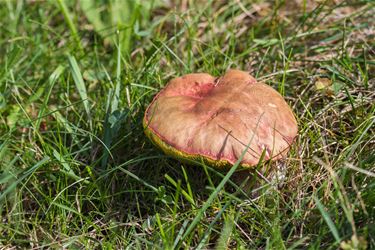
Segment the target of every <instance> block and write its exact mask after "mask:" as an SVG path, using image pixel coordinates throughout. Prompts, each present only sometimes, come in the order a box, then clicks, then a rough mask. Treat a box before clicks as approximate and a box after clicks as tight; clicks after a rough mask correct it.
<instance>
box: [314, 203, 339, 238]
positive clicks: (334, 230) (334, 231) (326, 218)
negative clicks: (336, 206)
mask: <svg viewBox="0 0 375 250" xmlns="http://www.w3.org/2000/svg"><path fill="white" fill-rule="evenodd" d="M313 199H314V201H315V204H316V206H317V207H318V209H319V211H320V213H321V214H322V216H323V219H324V221H325V222H326V223H327V225H328V227H329V229H330V230H331V233H332V235H333V237H335V240H336V243H340V242H341V238H340V235H339V232H338V231H337V228H336V226H335V223H333V221H332V219H331V217H330V216H329V214H328V213H327V211H326V210H325V207H324V205H323V204H322V203H321V202H320V201H319V199H318V198H316V197H315V196H314V197H313Z"/></svg>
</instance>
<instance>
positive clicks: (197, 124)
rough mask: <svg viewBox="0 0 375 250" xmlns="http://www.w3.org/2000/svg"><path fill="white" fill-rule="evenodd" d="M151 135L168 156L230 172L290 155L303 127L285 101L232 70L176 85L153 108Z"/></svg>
mask: <svg viewBox="0 0 375 250" xmlns="http://www.w3.org/2000/svg"><path fill="white" fill-rule="evenodd" d="M143 126H144V128H145V133H146V135H147V136H148V137H149V138H150V139H151V141H152V142H153V143H155V144H156V145H158V146H159V147H160V148H161V149H162V150H163V151H164V152H165V153H167V154H169V155H172V156H175V157H177V158H182V159H190V160H200V159H203V160H204V161H205V162H206V163H208V164H210V165H212V166H214V167H219V168H224V167H230V166H231V165H233V164H234V163H235V162H236V161H237V160H238V159H239V158H240V157H241V154H242V152H244V151H245V150H246V148H247V146H248V145H249V147H248V148H247V150H246V153H245V154H244V156H243V158H242V161H241V166H242V167H245V168H250V167H252V166H254V165H256V164H257V163H258V162H259V160H260V158H261V155H262V153H263V152H264V158H263V159H264V160H269V159H271V158H272V159H274V160H276V159H280V158H282V157H284V156H285V155H286V153H287V152H288V150H289V147H290V145H291V144H292V143H293V141H294V138H295V137H296V135H297V122H296V119H295V118H294V115H293V112H292V111H291V109H290V108H289V106H288V104H287V103H286V102H285V100H284V98H283V97H282V96H281V95H280V94H279V93H278V92H277V91H276V90H274V89H273V88H272V87H270V86H268V85H266V84H263V83H258V82H257V81H256V80H255V79H254V78H253V77H252V76H250V75H249V74H248V73H247V72H243V71H240V70H229V71H227V73H226V74H225V75H224V76H222V77H220V78H215V77H213V76H211V75H209V74H205V73H197V74H188V75H185V76H182V77H178V78H175V79H173V80H171V81H170V82H169V83H168V84H167V86H166V87H165V88H164V89H162V90H161V91H160V92H159V93H158V94H157V95H156V96H155V97H154V99H153V101H152V102H151V104H150V105H149V106H148V108H147V110H146V112H145V116H144V119H143Z"/></svg>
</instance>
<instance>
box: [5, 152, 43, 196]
mask: <svg viewBox="0 0 375 250" xmlns="http://www.w3.org/2000/svg"><path fill="white" fill-rule="evenodd" d="M49 160H50V158H49V157H48V156H46V157H44V158H43V159H42V160H40V161H38V162H37V163H36V164H35V165H34V166H32V167H30V168H28V169H27V170H26V171H24V173H23V174H22V175H21V176H20V177H19V178H17V180H16V181H14V182H12V184H10V185H9V186H8V187H7V188H5V189H4V190H3V191H2V192H1V193H0V202H2V201H3V199H4V198H5V197H6V195H7V194H9V193H10V192H12V191H13V190H14V189H15V188H16V187H17V185H18V184H20V183H21V182H22V181H23V180H24V179H26V178H27V177H29V176H30V175H31V174H32V173H33V172H35V171H36V170H37V169H38V168H40V167H41V166H43V165H44V164H45V163H47V162H48V161H49Z"/></svg>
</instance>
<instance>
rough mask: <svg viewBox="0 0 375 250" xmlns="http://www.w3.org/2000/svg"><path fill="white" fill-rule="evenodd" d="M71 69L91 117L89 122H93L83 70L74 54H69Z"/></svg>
mask: <svg viewBox="0 0 375 250" xmlns="http://www.w3.org/2000/svg"><path fill="white" fill-rule="evenodd" d="M68 60H69V65H70V69H71V71H72V76H73V80H74V83H75V85H76V88H77V90H78V93H79V95H80V97H81V99H82V102H83V106H84V108H85V111H86V114H87V117H88V118H89V122H90V124H91V114H90V107H89V101H88V96H87V90H86V86H85V83H84V81H83V78H82V74H81V70H80V69H79V67H78V64H77V61H76V59H75V57H74V56H71V55H69V56H68Z"/></svg>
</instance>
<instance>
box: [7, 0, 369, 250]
mask: <svg viewBox="0 0 375 250" xmlns="http://www.w3.org/2000/svg"><path fill="white" fill-rule="evenodd" d="M102 2H103V3H102ZM0 16H1V17H3V18H2V20H1V22H0V219H1V223H0V248H3V249H9V248H16V247H17V248H42V247H47V248H62V247H64V248H72V249H75V248H88V249H94V248H105V249H118V248H129V249H133V248H135V249H172V248H177V249H178V248H183V249H189V248H190V249H193V248H194V249H211V248H218V249H225V248H229V249H293V248H297V249H306V248H309V249H337V248H342V249H365V248H366V247H367V248H369V249H371V248H375V192H374V191H375V181H374V180H375V167H374V165H375V164H374V163H375V153H374V152H375V137H374V135H375V126H374V122H375V105H374V103H375V91H374V90H375V78H374V77H375V51H374V48H375V46H374V45H375V26H374V25H375V19H374V18H373V17H374V16H375V2H374V1H372V0H358V1H349V0H348V1H338V0H327V1H324V0H321V1H310V0H293V1H282V0H275V1H260V0H258V1H257V0H254V1H238V0H231V1H212V0H211V1H200V0H196V1H194V0H192V1H188V0H180V1H162V0H155V1H135V0H134V1H132V0H129V1H120V0H110V1H94V0H84V1H67V0H65V1H64V0H56V1H48V2H44V1H35V0H23V1H22V0H18V1H16V0H6V1H2V2H1V3H0ZM229 68H237V69H241V70H246V71H249V72H250V73H251V74H252V75H253V76H254V77H256V78H257V79H258V81H261V82H264V83H266V84H268V85H270V86H272V87H273V88H275V89H276V90H277V91H279V93H281V94H282V95H283V96H284V97H285V99H286V101H287V102H288V104H289V105H290V106H291V108H292V109H293V111H294V114H295V116H296V118H297V121H298V126H299V133H298V137H297V139H296V141H295V144H294V145H293V147H292V149H291V152H290V154H289V155H288V157H287V158H285V159H284V160H282V161H280V162H266V163H263V164H259V166H258V167H259V168H260V169H264V168H267V167H275V166H278V167H280V166H281V167H283V168H284V169H286V172H285V173H286V176H285V177H284V178H283V180H279V179H278V178H274V179H272V180H267V179H262V178H258V179H257V185H256V186H257V187H258V188H257V189H256V190H254V189H253V190H250V191H249V192H247V193H246V192H243V189H242V188H241V187H239V186H238V185H236V184H235V182H234V179H233V178H230V177H231V176H230V175H231V174H232V172H225V171H216V170H214V169H212V168H210V166H206V165H204V164H202V163H201V162H197V163H196V165H193V164H189V163H183V162H179V161H177V160H175V159H172V158H170V157H168V156H166V155H165V154H163V153H162V152H161V151H160V150H159V149H158V148H156V147H155V146H154V145H152V143H150V141H149V140H148V139H147V137H146V136H145V135H144V131H143V127H142V117H143V114H144V111H145V109H146V107H147V105H148V104H149V103H150V102H151V100H152V98H153V96H154V95H155V94H156V93H157V91H159V90H160V89H161V88H162V87H163V86H164V85H165V84H166V83H167V82H168V81H169V80H170V79H172V78H173V77H177V76H181V75H183V74H186V73H192V72H207V73H209V74H212V75H216V76H218V75H222V74H223V73H224V72H225V71H226V70H227V69H229ZM232 180H233V181H232ZM237 183H238V182H237Z"/></svg>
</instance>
